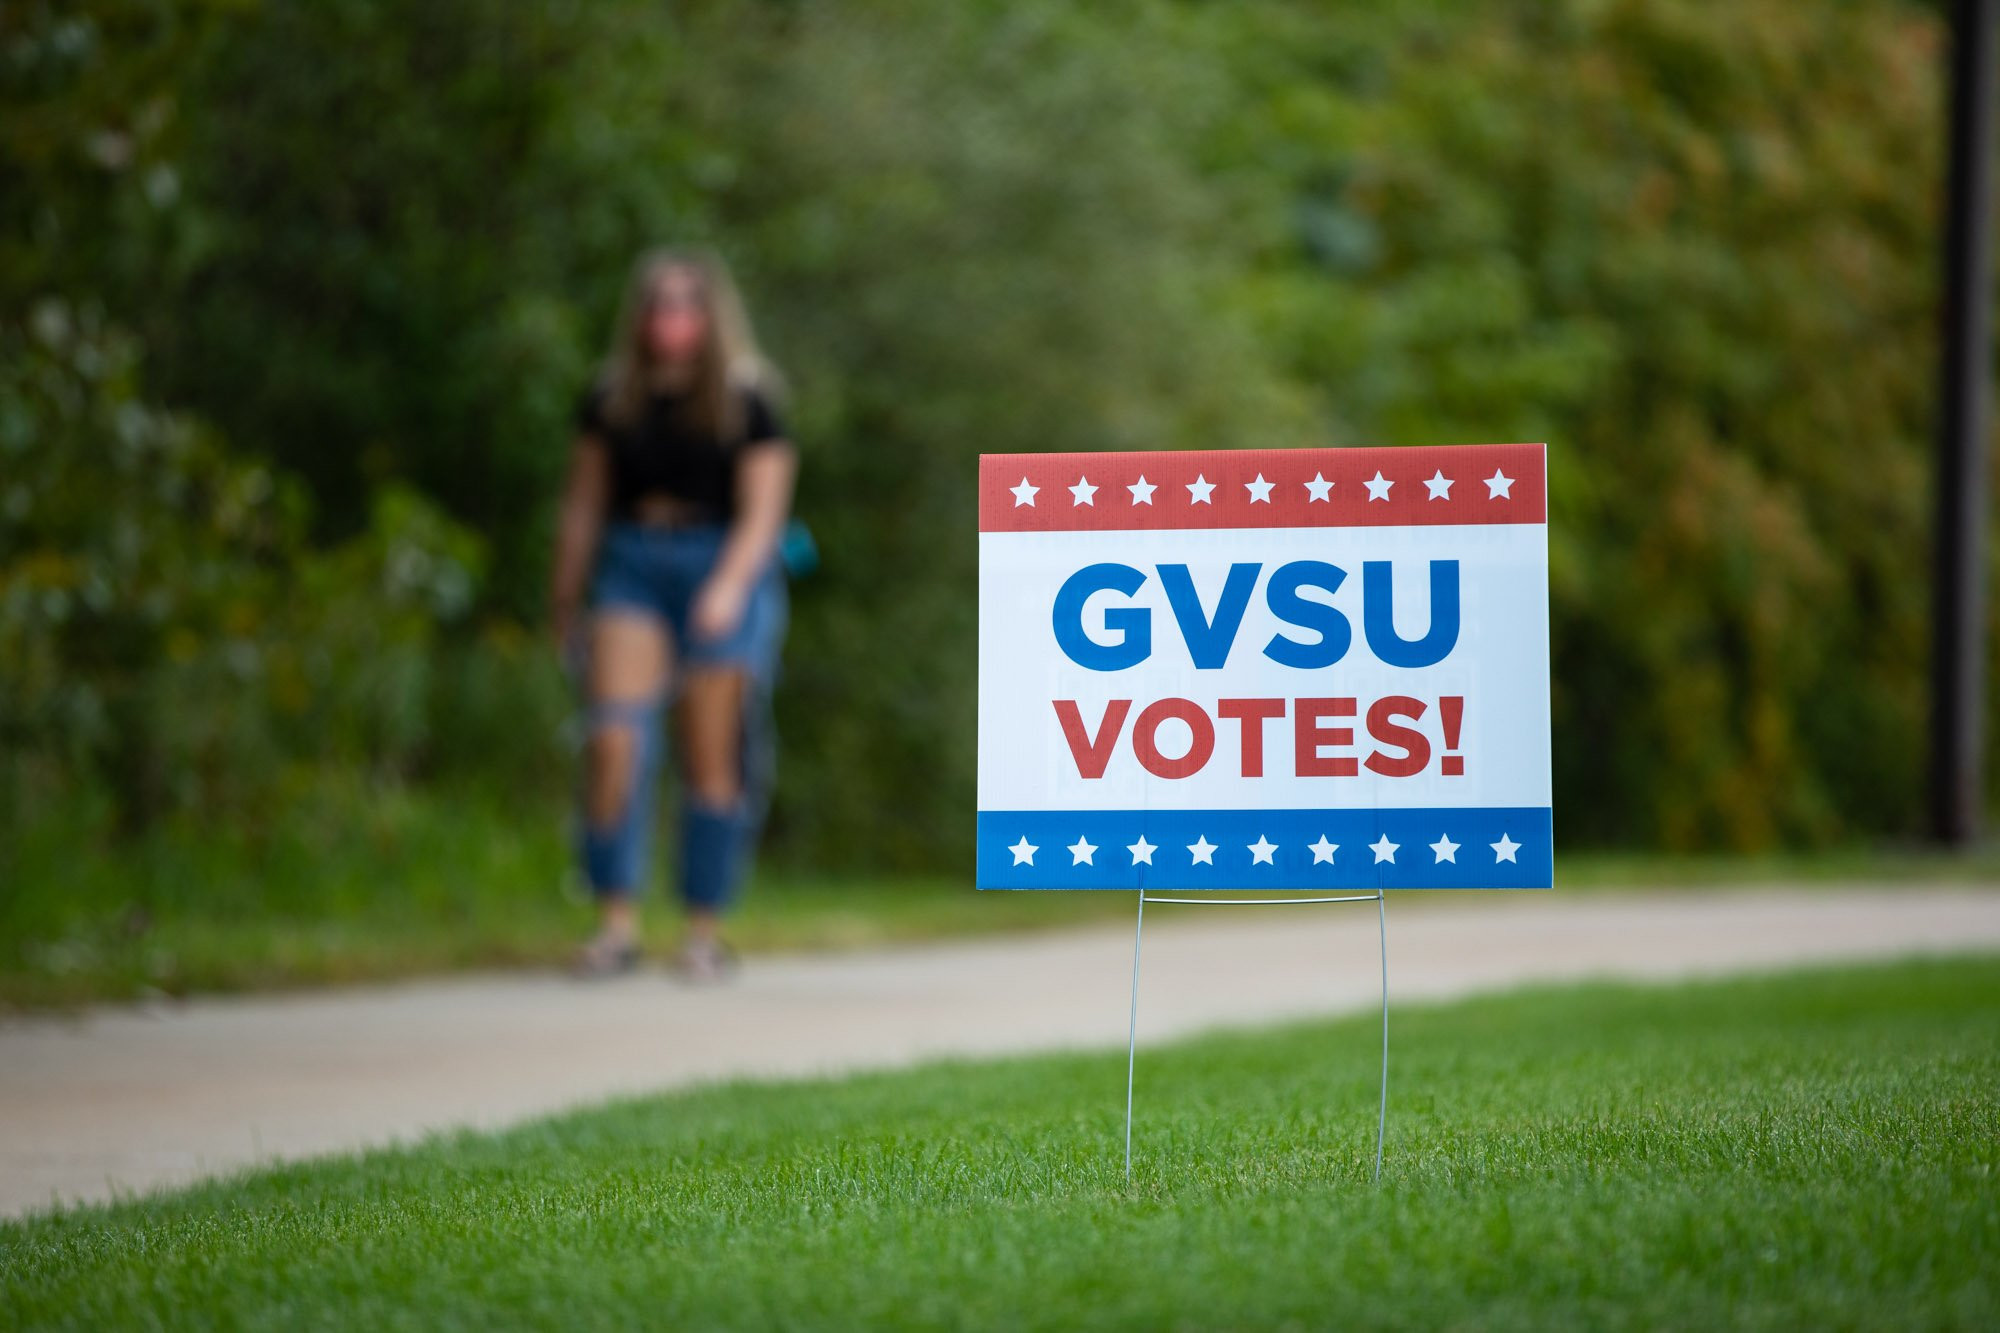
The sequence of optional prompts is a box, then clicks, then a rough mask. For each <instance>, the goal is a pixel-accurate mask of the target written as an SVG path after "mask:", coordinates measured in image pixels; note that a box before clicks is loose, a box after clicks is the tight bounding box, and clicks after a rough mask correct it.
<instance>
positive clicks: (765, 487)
mask: <svg viewBox="0 0 2000 1333" xmlns="http://www.w3.org/2000/svg"><path fill="white" fill-rule="evenodd" d="M798 473H799V455H798V451H797V450H796V449H794V448H793V447H792V445H791V442H790V441H787V440H778V441H775V442H772V443H767V444H760V445H758V446H757V447H756V448H754V449H750V450H747V451H745V453H744V454H743V457H742V459H741V460H740V461H739V462H738V463H737V465H736V517H735V519H734V520H733V521H731V523H730V525H729V536H728V537H727V538H726V539H725V540H724V542H723V544H722V557H721V559H719V560H717V561H716V565H715V578H716V580H717V581H718V582H720V583H723V584H726V585H727V586H729V587H731V588H735V589H740V590H742V591H743V592H744V593H745V594H746V595H747V593H748V591H749V589H750V588H751V587H752V586H753V585H754V584H755V583H756V582H757V578H758V576H759V575H761V574H762V573H763V572H764V565H765V562H766V561H768V560H769V559H770V558H771V554H772V552H774V551H776V550H777V549H778V538H779V537H780V536H781V535H782V534H783V532H784V530H785V520H786V519H787V518H788V517H790V515H791V512H792V483H793V481H794V480H795V479H796V478H797V476H798Z"/></svg>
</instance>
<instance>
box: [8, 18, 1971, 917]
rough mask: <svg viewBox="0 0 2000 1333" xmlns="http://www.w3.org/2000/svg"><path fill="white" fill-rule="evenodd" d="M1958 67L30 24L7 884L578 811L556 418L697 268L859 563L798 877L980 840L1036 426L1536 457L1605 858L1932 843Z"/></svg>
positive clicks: (1222, 40)
mask: <svg viewBox="0 0 2000 1333" xmlns="http://www.w3.org/2000/svg"><path fill="white" fill-rule="evenodd" d="M1941 38H1942V32H1941V26H1940V22H1939V19H1938V16H1937V14H1936V13H1935V12H1934V11H1933V9H1932V7H1931V6H1929V5H1926V4H1917V3H1905V2H1903V0H1828V2H1827V3H1822V4H1815V5H1796V4H1791V3H1786V2H1785V0H1743V2H1742V3H1738V4H1733V5H1726V6H1724V5H1714V4H1708V3H1700V2H1699V0H1547V2H1543V0H1537V2H1536V3H1493V2H1492V0H1482V2H1479V3H1474V2H1472V0H1417V2H1413V3H1406V4H1397V5H1394V6H1389V5H1341V6H1332V5H1325V4H1320V3H1313V2H1311V0H1265V2H1264V3H1259V4H1256V5H1242V6H1217V5H1208V4H1201V3H1196V2H1195V0H1106V2H1105V3H1099V4H1090V5H1076V4H1067V3H1053V2H1052V0H1008V2H1007V3H1000V2H999V0H966V2H965V3H954V4H947V5H938V4H926V3H920V2H919V0H868V2H866V3H860V4H849V5H839V6H834V5H828V4H819V3H812V2H810V0H689V2H688V3H682V4H677V5H673V6H663V5H659V4H656V3H652V2H651V0H643V2H642V0H593V3H588V4H584V3H533V4H495V3H486V2H481V0H426V3H424V4H421V5H411V4H397V3H390V2H389V0H326V2H325V3H316V4H310V5H299V4H284V3H277V2H276V0H265V2H264V3H255V2H254V0H70V2H68V3H35V2H34V0H25V2H23V3H15V4H10V5H8V6H7V7H6V8H5V9H4V11H0V98H3V99H4V109H0V221H3V222H4V229H0V296H4V300H0V784H4V786H0V791H3V792H4V797H5V805H4V808H0V875H5V876H6V877H7V878H8V879H9V881H10V882H11V883H12V884H16V885H19V884H25V883H27V882H28V881H29V880H32V879H35V878H37V877H47V876H49V875H53V874H57V873H58V870H57V869H54V868H53V867H58V866H59V865H60V861H61V857H62V856H64V855H68V854H69V853H66V852H60V851H52V850H50V849H52V848H57V847H58V845H60V847H78V846H90V847H108V848H111V849H113V850H112V851H110V852H106V853H105V854H106V855H113V856H115V855H118V853H117V852H116V848H118V847H132V846H138V845H142V844H144V843H145V841H146V840H147V839H149V838H152V839H158V838H167V837H176V838H196V839H199V838H201V837H204V836H210V835H212V836H213V838H215V839H217V840H221V841H226V842H227V843H228V845H230V846H241V847H242V848H244V849H245V850H244V851H243V855H244V856H248V857H255V856H257V855H270V854H273V853H272V852H271V847H272V846H273V845H274V843H273V839H277V838H278V835H277V833H276V832H275V831H276V830H282V829H286V828H293V829H297V828H300V827H306V826H309V827H311V828H312V829H313V830H315V833H314V836H317V837H326V838H330V839H333V840H334V841H336V842H338V841H339V840H340V838H341V837H342V830H349V831H352V832H354V833H355V834H356V836H359V835H360V831H361V830H364V829H367V828H373V827H376V826H377V825H379V824H380V822H381V820H382V819H383V818H384V816H383V814H382V811H383V810H385V809H392V808H394V809H401V808H405V807H406V806H407V804H408V803H409V802H411V801H413V800H415V801H419V802H421V801H433V802H434V803H442V804H449V805H452V806H454V807H455V808H458V809H461V810H462V809H463V808H468V807H469V806H471V805H476V806H478V807H479V808H482V809H492V810H498V811H505V812H510V813H509V814H508V816H507V818H508V820H509V822H510V823H518V822H519V821H520V820H522V819H527V820H533V821H541V823H542V825H543V826H545V827H546V828H547V829H549V830H550V833H549V835H548V836H549V837H550V838H551V839H553V838H555V837H556V836H557V834H558V833H559V831H560V828H561V820H562V812H563V808H564V802H565V800H566V794H567V791H568V782H569V775H570V762H571V756H570V751H569V748H568V744H567V741H566V734H567V733H566V731H565V727H564V719H565V715H566V713H567V710H568V700H567V696H566V690H565V687H564V684H563V682H562V680H561V678H560V675H559V673H558V671H557V669H556V666H555V663H554V661H553V657H552V654H551V653H550V652H549V651H548V649H547V646H546V638H545V636H544V635H543V633H542V629H541V615H542V609H543V607H542V594H543V589H544V586H545V582H546V573H545V552H546V547H547V543H548V537H549V528H550V522H551V517H552V514H551V508H552V501H553V497H554V493H555V489H556V487H557V484H558V479H559V476H560V472H561V469H562V467H563V464H564V459H565V454H566V450H567V446H568V440H567V417H568V411H569V408H570V405H571V403H572V401H573V399H574V397H575V395H576V394H577V392H578V391H579V389H580V388H581V387H582V386H583V384H584V382H585V381H586V379H587V377H588V376H589V375H590V373H591V370H592V366H593V363H594V360H595V358H596V356H597V355H598V353H599V351H600V344H601V341H602V339H603V337H604V335H605V331H606V330H607V328H608V326H609V321H610V316H611V312H612V307H613V304H614V302H615V300H616V297H617V294H618V291H619V288H620V284H621V282H622V279H623V275H624V272H625V269H626V266H627V264H628V263H629V261H630V260H631V258H632V256H633V255H634V254H635V252H637V251H638V250H639V249H641V248H642V247H644V246H647V245H649V244H652V243H655V242H659V241H665V240H671V241H708V242H712V243H715V244H716V245H718V246H719V247H720V248H721V249H722V250H723V251H724V252H725V253H726V254H727V255H728V256H729V257H730V258H731V259H732V261H733V262H734V263H735V264H736V266H737V267H738V269H739V273H740V276H741V278H742V280H743V282H744V284H745V286H746V288H747V291H748V294H749V297H750V299H751V302H752V308H753V311H754V313H755V314H756V316H757V318H758V320H759V324H760V327H761V331H762V333H763V335H764V337H765V340H766V342H767V343H768V345H769V347H770V349H771V350H772V351H773V353H774V355H775V357H776V359H777V360H778V362H779V363H780V365H781V366H782V367H783V368H784V369H785V370H786V372H787V373H788V376H789V378H790V380H791V383H792V386H793V402H792V407H791V419H792V421H793V424H794V427H795V430H794V433H795V434H796V436H797V438H798V439H799V441H800V443H801V447H802V449H803V451H804V466H805V471H804V476H803V482H802V493H801V499H800V509H801V511H802V513H803V515H804V516H805V517H806V518H807V519H808V521H810V522H811V524H812V525H813V527H814V528H815V530H816V531H817V533H818V535H819V538H820V545H821V547H822V550H823V552H824V560H825V563H824V567H823V570H822V572H821V573H819V574H817V575H815V576H814V578H813V579H812V581H811V582H810V583H807V584H804V585H802V586H801V587H800V589H799V590H798V596H797V607H796V622H795V630H794V634H793V638H792V640H791V643H790V647H789V652H788V659H787V660H788V667H787V670H788V679H787V688H786V689H785V691H784V693H783V695H782V715H781V723H782V728H783V732H784V736H785V749H786V753H785V770H784V778H783V784H782V792H781V795H780V805H779V809H778V811H777V818H776V821H775V824H774V829H773V836H774V843H773V848H772V855H773V856H774V857H775V858H777V859H778V860H779V861H780V862H789V863H791V864H794V865H813V866H817V867H845V868H854V869H867V870H909V869H945V870H950V869H954V868H957V867H959V866H961V865H962V863H963V862H964V859H965V855H966V850H967V847H968V845H969V841H968V840H969V837H970V833H969V829H970V811H971V809H972V806H973V777H972V770H973V706H972V698H973V688H974V681H973V638H974V618H973V606H972V597H973V590H974V565H975V559H976V549H975V543H974V541H973V512H974V505H973V477H974V455H976V454H977V453H979V452H981V451H997V450H1037V449H1124V448H1160V447H1184V446H1189V447H1192V446H1202V447H1215V446H1253V445H1254V446H1272V445H1322V444H1331V445H1345V444H1362V443H1372V444H1404V445H1410V444H1429V443H1449V442H1468V441H1483V440H1547V441H1549V442H1550V444H1551V463H1552V468H1553V477H1552V488H1553V489H1552V501H1551V503H1552V511H1553V512H1552V526H1551V542H1552V551H1551V558H1552V571H1551V572H1552V584H1553V586H1552V596H1553V609H1554V647H1555V664H1556V679H1555V745H1556V772H1557V791H1556V802H1557V805H1558V807H1559V809H1560V811H1561V815H1560V822H1561V830H1562V836H1563V839H1564V841H1565V843H1566V844H1568V845H1571V846H1581V845H1627V846H1643V847H1654V848H1665V849H1695V848H1710V849H1715V848H1721V849H1746V850H1754V849H1760V848H1770V847H1775V846H1811V845H1822V844H1828V843H1835V842H1852V841H1855V840H1861V839H1870V838H1878V839H1879V838H1883V837H1895V836H1900V835H1905V834H1912V833H1914V832H1915V831H1916V830H1917V828H1918V827H1919V813H1920V812H1919V801H1920V799H1921V781H1920V775H1921V771H1922V770H1921V752H1922V744H1923V725H1922V724H1923V716H1924V705H1925V695H1924V668H1925V661H1926V656H1927V652H1926V638H1925V623H1926V620H1925V618H1926V613H1927V605H1928V603H1927V596H1928V591H1927V589H1928V575H1927V569H1928V567H1927V559H1928V535H1927V533H1928V526H1929V500H1928V493H1927V485H1928V475H1929V468H1928V462H1927V460H1928V444H1927V432H1928V429H1929V423H1930V413H1931V401H1932V396H1933V371H1932V367H1933V364H1934V329H1933V324H1934V317H1933V311H1934V308H1935V300H1936V294H1937V293H1936V281H1937V279H1936V274H1935V271H1934V265H1933V258H1932V256H1933V254H1934V252H1935V249H1936V232H1937V227H1936V213H1937V195H1938V192H1939V184H1940V182H1939V174H1940V158H1941V151H1940V148H1939V144H1940V141H1941V138H1942V126H1941V119H1940V118H1941V100H1942V99H1941V51H1940V43H1941ZM1991 712H1992V714H1994V715H2000V708H1997V709H1993V710H1991ZM439 808H441V807H439ZM50 830H58V831H60V834H61V836H60V838H59V839H58V838H55V837H54V835H53V834H52V833H50ZM278 840H280V841H282V839H278ZM35 847H41V848H42V849H43V852H42V853H35V852H33V849H34V848H35ZM260 847H261V848H263V849H264V850H263V851H262V852H259V850H258V849H259V848H260ZM44 853H46V854H44ZM558 859H559V858H558ZM10 863H11V864H10ZM476 890H477V886H476V885H474V886H470V887H468V889H467V890H466V891H467V892H474V891H476ZM13 896H14V897H15V898H16V900H17V901H16V902H15V904H14V906H13V908H12V909H9V910H14V911H17V912H19V911H26V910H28V909H27V908H25V907H23V906H21V901H23V900H25V899H26V898H28V897H31V896H33V895H29V894H16V895H13Z"/></svg>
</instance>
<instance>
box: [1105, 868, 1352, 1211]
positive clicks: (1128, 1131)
mask: <svg viewBox="0 0 2000 1333" xmlns="http://www.w3.org/2000/svg"><path fill="white" fill-rule="evenodd" d="M1375 920H1376V924H1378V925H1379V926H1380V927H1381V928H1382V1113H1381V1116H1380V1117H1379V1118H1378V1119H1377V1120H1376V1121H1375V1183H1376V1184H1377V1185H1379V1184H1381V1183H1382V1140H1383V1138H1384V1137H1386V1136H1387V1134H1388V1132H1389V906H1388V902H1387V900H1386V899H1385V898H1384V897H1383V894H1382V890H1381V889H1379V888H1378V889H1376V890H1375ZM1136 995H1137V993H1136V992H1134V996H1135V1000H1136ZM1131 1095H1132V1089H1131V1086H1130V1080H1129V1079H1128V1080H1127V1086H1126V1089H1125V1096H1126V1100H1127V1101H1128V1102H1129V1101H1130V1100H1131ZM1130 1116H1131V1112H1130V1109H1129V1107H1128V1109H1127V1112H1126V1117H1127V1121H1128V1126H1127V1129H1126V1135H1127V1138H1126V1146H1125V1152H1126V1156H1127V1158H1128V1159H1129V1158H1130V1156H1131V1152H1132V1147H1131V1138H1130V1134H1131V1129H1130V1126H1129V1121H1130ZM1127 1169H1128V1170H1129V1169H1130V1168H1129V1167H1128V1168H1127Z"/></svg>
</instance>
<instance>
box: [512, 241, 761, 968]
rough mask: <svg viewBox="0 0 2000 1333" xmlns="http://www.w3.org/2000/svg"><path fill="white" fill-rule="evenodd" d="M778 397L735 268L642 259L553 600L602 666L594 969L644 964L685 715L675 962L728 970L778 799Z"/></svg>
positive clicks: (587, 802) (588, 430) (590, 847)
mask: <svg viewBox="0 0 2000 1333" xmlns="http://www.w3.org/2000/svg"><path fill="white" fill-rule="evenodd" d="M776 389H777V386H776V383H775V379H774V376H773V375H772V373H771V371H770V369H769V367H768V366H767V365H766V364H765V362H764V360H763V358H762V356H761V355H760V354H759V352H758V350H757V344H756V341H755V339H754V337H753V336H752V334H751V331H750V324H749V320H748V319H747V318H746V317H745V315H744V311H743V306H742V303H741V301H740V300H739V299H738V296H737V293H736V287H735V284H734V283H733V282H732V281H731V279H730V276H729V273H728V270H727V269H726V268H725V267H724V266H723V264H722V263H721V261H720V260H719V259H717V258H716V257H715V256H713V255H711V254H708V253H705V252H699V251H682V250H668V251H661V252H658V253H654V254H649V255H647V256H645V257H644V258H642V259H641V260H640V262H639V264H638V266H637V268H636V269H635V271H634V274H633V279H632V283H631V287H630V289H629V290H628V292H627V296H626V301H625V307H624V311H623V313H622V314H621V315H620V317H619V321H618V324H617V327H616V329H615V330H614V333H613V337H612V341H611V349H610V353H609V355H608V356H607V357H606V358H605V362H604V365H603V368H602V370H601V372H600V373H599V375H598V378H597V380H596V383H595V384H594V385H593V386H592V387H591V388H590V390H589V391H588V392H587V393H586V394H585V395H584V396H583V399H582V402H581V404H580V406H579V408H578V411H577V416H576V436H575V441H574V444H573V446H572V449H571V457H570V465H569V479H568V483H567V486H566V488H565V492H564V496H563V501H562V510H561V515H560V519H559V522H558V525H557V537H556V550H555V560H554V579H553V584H554V586H553V589H552V598H551V602H552V607H553V611H554V620H555V632H556V636H557V642H558V644H559V645H560V646H561V647H562V648H563V650H564V651H565V652H572V651H575V650H576V649H577V648H578V647H579V646H581V647H582V648H583V649H584V655H585V657H586V665H585V666H584V677H585V682H586V685H585V687H586V689H587V692H588V698H589V704H590V730H589V744H588V751H587V763H586V771H585V775H584V776H585V782H584V790H583V820H582V834H581V839H580V841H581V844H582V845H581V848H580V851H581V856H582V861H583V869H584V874H585V876H586V877H587V878H588V880H589V883H590V888H591V892H592V894H593V895H594V896H595V898H596V901H597V907H598V929H597V933H596V935H595V936H594V937H593V938H592V939H591V940H590V942H589V943H588V944H586V945H585V946H584V947H583V949H582V951H581V953H580V954H579V956H578V960H577V967H578V970H579V971H580V972H583V973H586V974H592V975H598V974H604V973H610V972H616V971H622V970H624V969H626V968H629V967H631V966H632V965H633V964H634V963H635V962H636V961H637V960H638V957H639V922H638V909H637V904H636V896H637V893H638V890H639V888H640V886H641V883H642V882H643V880H644V874H645V867H646V860H647V858H646V848H647V844H648V834H649V831H650V824H651V815H652V812H653V805H654V797H653V792H654V779H655V777H656V775H657V772H658V769H659V762H660V753H661V750H662V748H663V738H662V735H661V729H662V728H661V720H662V719H661V715H662V713H663V711H664V710H665V709H667V708H668V707H669V706H671V708H672V725H671V728H670V729H671V732H672V734H673V736H674V738H675V740H676V742H677V744H676V745H675V746H674V752H675V755H676V758H677V761H678V764H677V766H678V769H679V773H680V779H681V802H680V839H679V842H680V846H679V856H678V865H677V870H678V875H677V878H678V886H679V889H680V895H681V900H682V902H683V904H684V905H685V907H686V912H687V926H686V935H685V940H684V942H683V944H682V946H681V949H680V952H679V955H678V963H679V966H680V968H681V969H682V971H683V972H684V973H685V974H686V975H688V976H689V977H690V978H693V979H697V980H708V979H714V978H717V977H720V976H722V975H724V974H725V973H726V972H727V971H728V969H729V966H730V965H731V962H732V955H731V954H730V953H729V951H728V950H727V948H726V947H725V946H724V944H723V942H722V940H721V937H720V934H719V927H720V923H721V919H722V914H723V912H724V911H725V910H726V909H727V907H728V906H729V904H730V902H731V901H732V899H733V897H734V896H735V893H736V890H737V888H738V886H739V884H740V883H741V881H742V878H743V875H744V871H745V869H746V867H747V863H748V860H749V857H750V853H751V850H752V845H753V843H754V841H755V838H756V834H757V831H758V829H759V827H760V825H761V822H762V815H763V811H764V807H765V803H766V801H767V799H768V797H769V792H770V778H771V758H772V753H771V752H772V748H773V747H772V745H771V741H770V736H769V734H768V727H767V725H766V720H767V718H768V713H767V709H766V703H767V699H768V691H769V689H770V686H771V684H772V682H773V680H774V678H775V674H776V668H777V661H778V649H779V645H780V643H781V641H782V639H783V636H784V630H785V620H786V591H785V582H784V572H783V570H782V568H781V567H780V564H779V561H778V558H777V552H778V543H779V541H780V538H781V535H782V533H783V531H784V528H785V523H786V516H787V513H788V511H789V509H790V506H791V497H792V483H793V477H794V474H795V473H796V470H797V458H796V455H795V452H794V450H793V447H792V445H791V443H790V442H789V441H788V440H787V439H786V435H785V429H784V426H783V424H782V422H781V420H780V418H779V415H778V406H777V403H776V401H775V400H776ZM586 584H587V592H588V596H587V599H586Z"/></svg>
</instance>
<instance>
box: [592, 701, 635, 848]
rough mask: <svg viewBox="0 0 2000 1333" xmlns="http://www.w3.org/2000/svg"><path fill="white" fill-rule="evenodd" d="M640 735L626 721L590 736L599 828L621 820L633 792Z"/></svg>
mask: <svg viewBox="0 0 2000 1333" xmlns="http://www.w3.org/2000/svg"><path fill="white" fill-rule="evenodd" d="M638 754H639V738H638V737H637V736H636V735H635V734H634V733H633V731H632V728H631V727H630V726H627V725H623V724H616V725H606V726H600V727H598V728H597V729H596V731H594V732H592V733H591V737H590V799H589V802H588V804H589V816H590V822H591V823H592V824H594V825H596V826H597V827H599V828H604V827H606V826H607V825H611V824H615V823H617V822H618V820H619V817H620V816H621V815H623V814H624V812H625V802H626V800H627V799H628V798H630V796H631V794H632V778H633V773H634V771H635V770H636V769H637V767H638Z"/></svg>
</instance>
